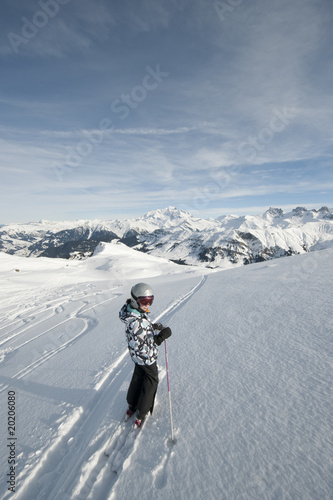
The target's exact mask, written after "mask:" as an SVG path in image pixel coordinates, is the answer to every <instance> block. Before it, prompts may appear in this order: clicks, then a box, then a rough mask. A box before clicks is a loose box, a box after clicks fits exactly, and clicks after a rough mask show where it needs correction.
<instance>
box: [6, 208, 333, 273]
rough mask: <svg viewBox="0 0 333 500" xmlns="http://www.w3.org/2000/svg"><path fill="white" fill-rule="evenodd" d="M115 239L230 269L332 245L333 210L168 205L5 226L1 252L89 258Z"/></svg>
mask: <svg viewBox="0 0 333 500" xmlns="http://www.w3.org/2000/svg"><path fill="white" fill-rule="evenodd" d="M114 239H118V240H120V241H121V242H123V243H124V244H126V245H127V246H129V247H132V248H134V249H136V250H139V251H141V252H146V253H150V254H152V255H156V256H161V257H166V258H168V259H169V260H171V261H174V262H176V263H181V264H188V265H203V266H207V267H212V268H215V267H218V268H219V267H223V268H226V267H232V266H234V265H244V264H250V263H252V262H259V261H264V260H269V259H275V258H278V257H283V256H288V255H295V254H300V253H305V252H310V251H314V250H320V249H323V248H328V247H330V246H333V210H332V209H329V208H327V207H322V208H321V209H319V210H307V209H305V208H303V207H297V208H295V209H294V210H292V211H291V212H288V213H284V212H283V211H282V210H281V209H280V208H270V209H269V210H267V211H266V212H265V213H264V214H263V215H261V216H252V215H246V216H242V217H239V216H233V215H229V216H222V217H219V218H218V219H208V220H207V219H200V218H197V217H194V216H193V215H191V214H190V213H188V212H185V211H182V210H177V209H176V208H173V207H169V208H166V209H164V210H156V211H153V212H148V213H147V214H146V215H144V216H142V217H137V218H135V219H129V220H124V221H120V220H109V221H70V222H47V221H40V222H38V223H29V224H11V225H8V226H3V227H0V251H2V252H6V253H10V254H18V255H24V256H27V257H28V256H29V257H41V256H42V257H58V258H65V259H68V258H72V259H73V258H87V257H89V256H91V255H92V254H93V252H94V250H95V248H96V247H97V245H98V244H99V243H100V242H101V241H102V242H110V241H112V240H114Z"/></svg>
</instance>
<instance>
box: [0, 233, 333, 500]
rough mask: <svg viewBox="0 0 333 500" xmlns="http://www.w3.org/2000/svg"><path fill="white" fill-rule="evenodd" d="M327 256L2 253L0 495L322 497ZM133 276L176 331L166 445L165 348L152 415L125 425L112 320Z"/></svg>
mask: <svg viewBox="0 0 333 500" xmlns="http://www.w3.org/2000/svg"><path fill="white" fill-rule="evenodd" d="M332 257H333V249H326V250H321V251H316V252H312V253H308V254H304V255H299V256H295V257H286V258H282V259H278V260H272V261H267V262H261V263H257V264H252V265H249V266H245V267H238V268H234V269H230V270H225V271H213V270H209V269H205V268H203V267H200V268H199V267H198V268H197V267H188V266H179V265H176V264H174V263H172V262H169V261H168V260H167V259H162V258H159V257H156V256H155V257H153V256H152V255H148V254H142V253H140V252H137V251H135V250H133V249H129V248H127V247H126V246H124V245H122V244H120V243H110V244H100V245H99V247H98V248H97V249H96V251H95V254H94V256H93V257H91V258H90V259H86V260H82V261H75V260H69V261H67V260H62V259H46V258H39V259H31V258H24V257H19V256H15V255H8V254H4V253H0V279H1V291H0V297H1V302H0V318H1V323H0V344H1V345H0V347H1V351H0V383H1V386H0V391H1V396H0V397H1V404H0V422H1V428H2V433H1V451H0V453H1V467H0V470H1V476H0V497H1V498H3V499H9V498H13V499H15V500H32V499H34V500H44V499H45V500H46V499H47V500H70V499H71V500H74V499H75V500H79V499H93V500H106V499H109V500H117V499H118V500H123V499H125V498H140V499H152V498H156V499H161V500H164V499H165V500H169V499H174V500H183V499H184V500H185V499H186V500H188V499H190V500H192V499H194V500H196V499H198V500H199V499H200V500H201V499H202V498H205V499H207V500H211V499H214V500H215V499H226V500H239V499H254V500H258V499H259V500H261V499H268V500H273V499H274V500H277V499H286V500H298V499H299V500H317V499H318V500H319V499H327V500H329V499H331V498H332V492H333V479H332V478H333V447H332V442H333V436H332V414H333V402H332V386H333V376H332V330H333V328H332V327H333V323H332V303H333V300H332V299H333V298H332V281H333V275H332V274H333V273H332ZM138 281H146V282H148V283H149V284H150V285H151V286H152V287H153V288H154V290H155V301H154V304H153V306H152V308H151V317H152V319H153V321H160V322H162V323H163V324H165V325H168V326H170V327H171V329H172V332H173V335H172V337H171V338H170V339H168V341H167V348H168V357H169V371H170V386H171V398H172V415H173V430H174V434H175V439H176V443H172V442H171V426H170V413H169V400H168V390H167V377H166V367H165V352H164V345H163V344H162V346H160V348H159V377H160V385H159V388H158V393H157V400H156V405H155V409H154V413H153V415H152V416H150V417H149V418H148V419H147V421H146V422H145V424H144V426H143V428H142V429H141V430H140V431H133V430H132V423H133V422H131V421H129V422H128V423H127V424H124V423H123V422H122V420H123V418H124V414H125V411H126V408H127V405H126V391H127V387H128V384H129V382H130V379H131V375H132V371H133V366H134V365H133V362H132V361H131V359H130V356H129V354H128V351H127V346H126V341H125V333H124V326H123V324H122V323H121V322H120V321H119V319H118V312H119V310H120V308H121V306H122V305H123V304H124V302H125V301H126V299H127V298H128V297H129V293H130V288H131V286H132V285H133V284H134V283H136V282H138ZM9 402H10V404H11V408H12V410H9V405H8V403H9ZM13 402H14V404H13ZM13 408H14V409H13ZM9 414H10V417H9ZM13 416H15V425H13V420H9V418H11V419H12V418H13ZM9 423H10V424H11V425H9ZM13 427H14V430H11V431H10V430H9V428H11V429H12V428H13ZM10 432H12V433H13V434H10ZM106 450H107V451H108V452H109V455H110V456H109V458H107V457H106V455H105V453H104V452H105V451H106ZM11 460H14V465H12V464H13V462H12V464H10V463H9V462H10V461H11ZM11 467H12V468H11ZM9 488H11V490H10V489H9Z"/></svg>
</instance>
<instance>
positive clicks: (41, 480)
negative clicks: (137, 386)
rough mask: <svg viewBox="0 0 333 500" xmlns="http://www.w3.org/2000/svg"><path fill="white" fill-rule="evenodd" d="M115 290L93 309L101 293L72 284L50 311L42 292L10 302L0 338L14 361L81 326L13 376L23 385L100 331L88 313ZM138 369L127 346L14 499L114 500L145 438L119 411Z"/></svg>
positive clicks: (159, 480)
mask: <svg viewBox="0 0 333 500" xmlns="http://www.w3.org/2000/svg"><path fill="white" fill-rule="evenodd" d="M205 280H206V277H205V276H204V277H202V278H201V280H200V281H199V283H197V284H196V285H195V286H194V287H193V288H192V289H191V290H190V291H189V292H188V293H185V294H184V295H182V296H180V297H178V298H177V300H175V301H174V302H173V303H172V304H171V305H170V306H168V307H167V308H166V309H165V310H164V311H163V312H162V313H160V314H159V315H158V316H157V317H156V318H154V320H153V321H154V322H157V321H160V320H163V322H164V324H167V323H170V321H172V319H173V317H174V316H175V315H176V313H177V312H178V311H179V310H180V309H181V308H182V307H183V306H184V304H185V303H186V302H187V301H188V300H190V299H191V297H192V296H193V294H194V293H196V292H197V291H198V290H199V289H200V288H201V286H202V285H203V284H204V282H205ZM88 288H89V287H88ZM116 288H117V287H116ZM110 291H111V293H112V296H111V297H108V298H106V299H105V300H102V301H100V302H97V303H94V304H93V305H89V303H90V301H91V299H92V297H94V296H95V295H96V293H91V292H89V290H88V291H87V290H86V291H85V292H84V293H82V290H78V291H77V292H76V293H75V290H73V287H68V290H67V293H66V290H65V289H59V290H58V298H54V296H53V298H52V297H51V298H49V299H47V300H45V298H44V302H43V306H39V305H38V303H39V302H40V300H41V296H40V295H38V294H37V295H36V296H35V297H33V298H31V297H30V299H29V300H28V297H27V294H20V295H17V296H16V297H15V300H13V299H12V300H10V301H8V302H7V303H6V304H5V310H6V315H5V318H4V322H3V324H2V325H1V327H0V332H1V331H4V332H5V333H3V334H2V336H0V346H1V347H2V349H3V352H4V354H3V356H4V357H6V356H12V355H13V354H14V353H15V352H18V351H19V350H20V349H22V348H24V347H27V346H29V344H31V343H33V342H34V341H36V340H37V339H40V338H41V337H43V336H44V335H46V334H47V333H48V332H50V331H51V330H55V329H57V328H59V327H60V326H62V325H64V324H66V323H68V322H71V321H76V322H81V327H80V329H79V331H78V333H76V335H74V336H73V337H72V338H70V339H69V340H67V341H65V342H63V343H60V345H58V346H55V347H54V348H52V349H51V350H49V351H47V352H45V353H43V354H42V355H40V356H38V358H37V359H35V360H34V361H33V362H32V363H29V364H27V365H26V366H24V367H23V368H22V369H20V370H19V371H17V372H16V373H14V374H13V375H12V378H13V379H16V380H20V379H23V378H25V377H26V376H27V375H30V374H32V372H33V371H34V370H36V369H37V368H39V367H40V366H41V365H43V364H44V363H46V362H47V361H49V360H50V359H52V358H53V357H54V356H56V355H58V354H59V353H61V352H62V351H64V350H65V349H67V348H68V347H70V346H71V345H73V344H74V343H75V342H76V341H77V340H78V339H80V338H81V337H82V335H84V333H85V332H87V331H90V330H91V329H92V328H94V326H95V325H96V323H97V320H96V319H94V318H92V317H91V316H89V314H87V313H89V311H91V310H92V309H94V308H96V309H97V308H98V307H99V306H100V305H102V304H105V303H107V302H109V301H111V300H113V299H115V298H116V297H117V296H119V295H120V294H119V293H117V292H116V291H115V289H111V290H110ZM23 304H25V306H23ZM69 304H72V305H73V304H74V306H75V307H74V309H72V310H71V312H70V314H69V316H68V317H66V318H65V319H62V320H61V321H57V317H59V316H61V315H64V314H67V315H68V313H67V312H66V311H67V308H68V305H69ZM18 305H19V311H17V307H18ZM87 305H88V307H87ZM2 310H3V309H2ZM15 311H16V313H15ZM54 320H55V321H54ZM50 321H52V322H53V323H54V324H52V326H50V327H48V328H45V329H43V328H41V329H40V331H39V333H37V334H36V329H37V331H38V329H39V327H42V326H43V324H44V323H45V324H48V323H49V322H50ZM4 357H3V359H4ZM0 360H1V358H0ZM131 372H132V361H131V359H130V357H129V355H128V351H127V349H126V350H124V352H123V353H122V354H121V355H120V356H119V357H118V358H117V359H116V360H115V361H114V362H113V363H112V365H111V366H109V367H107V368H106V369H104V370H103V372H102V373H101V374H100V377H99V379H98V378H97V379H96V383H95V386H94V391H95V394H94V396H93V398H90V399H89V400H88V401H87V403H86V405H83V406H80V407H76V408H72V409H71V411H70V413H69V414H67V415H66V417H65V419H63V421H62V422H61V424H60V425H59V427H58V431H57V435H56V437H55V438H54V439H53V441H52V442H51V443H49V445H48V446H46V447H45V449H43V451H42V456H39V457H38V461H37V464H36V465H31V464H30V465H29V466H28V467H26V468H25V469H26V470H24V471H23V472H22V474H21V476H19V478H18V480H19V485H20V487H19V489H18V492H17V493H16V494H15V500H30V499H32V498H33V499H34V500H46V499H54V500H67V499H73V500H74V499H75V500H80V499H88V498H89V499H93V500H98V499H100V500H102V499H105V498H108V496H109V495H112V490H113V487H114V485H115V484H116V482H117V480H118V479H119V477H120V475H121V472H122V470H124V469H126V468H128V467H129V466H130V463H131V456H132V454H134V453H135V450H136V449H137V447H138V445H139V442H140V439H141V437H142V430H140V431H134V430H133V419H130V420H129V421H128V422H126V423H124V422H121V415H120V414H119V408H124V396H123V393H122V392H121V389H122V387H123V386H126V387H127V386H128V383H129V380H130V377H131ZM165 374H166V372H165V370H162V371H161V372H160V374H159V378H160V380H162V379H163V378H164V376H165ZM8 387H9V384H3V385H2V387H1V389H0V393H1V392H4V391H5V390H6V389H8ZM157 402H158V396H157ZM114 415H117V416H118V417H119V419H117V418H115V417H114ZM106 450H108V452H109V454H110V456H109V458H108V457H106V456H105V451H106ZM169 459H170V454H169V453H168V452H166V455H165V456H164V457H163V458H162V461H161V463H160V464H159V467H158V468H157V469H156V470H154V471H153V477H154V482H155V483H156V487H157V488H162V487H163V481H164V469H165V467H166V465H167V463H168V461H169ZM69 492H70V494H69ZM11 495H12V493H11V492H8V491H7V492H6V493H5V495H4V497H3V498H4V499H6V498H10V497H11ZM110 498H112V496H111V497H110Z"/></svg>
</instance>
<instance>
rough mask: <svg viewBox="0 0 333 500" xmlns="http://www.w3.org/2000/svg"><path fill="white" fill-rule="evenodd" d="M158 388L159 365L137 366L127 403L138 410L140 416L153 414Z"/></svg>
mask: <svg viewBox="0 0 333 500" xmlns="http://www.w3.org/2000/svg"><path fill="white" fill-rule="evenodd" d="M157 386H158V370H157V363H153V364H152V365H138V364H135V368H134V372H133V376H132V380H131V383H130V386H129V388H128V391H127V403H128V405H129V406H132V407H133V408H137V410H138V412H139V413H140V416H142V415H146V413H148V412H149V411H150V413H153V408H154V401H155V395H156V391H157Z"/></svg>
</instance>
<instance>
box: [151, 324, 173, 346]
mask: <svg viewBox="0 0 333 500" xmlns="http://www.w3.org/2000/svg"><path fill="white" fill-rule="evenodd" d="M171 333H172V332H171V329H170V328H169V327H168V326H167V327H165V328H163V330H161V331H160V333H159V334H158V335H155V343H156V344H157V345H161V344H162V342H164V341H165V340H166V339H168V338H169V337H171Z"/></svg>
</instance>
